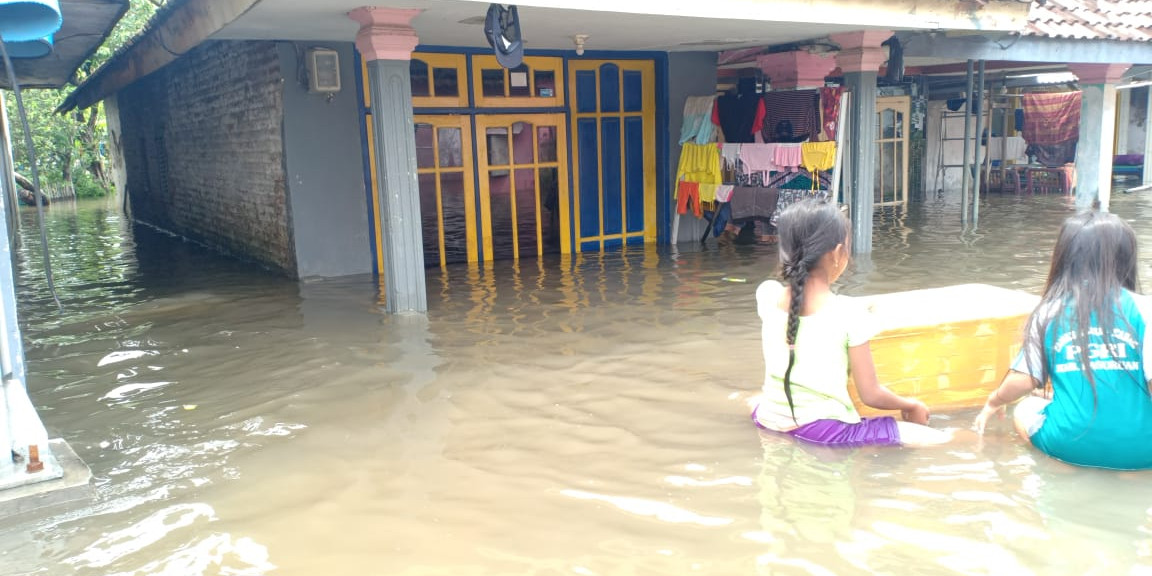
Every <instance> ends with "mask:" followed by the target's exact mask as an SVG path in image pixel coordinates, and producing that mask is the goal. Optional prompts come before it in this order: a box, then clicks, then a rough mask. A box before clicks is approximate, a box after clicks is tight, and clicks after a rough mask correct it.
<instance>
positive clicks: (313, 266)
mask: <svg viewBox="0 0 1152 576" xmlns="http://www.w3.org/2000/svg"><path fill="white" fill-rule="evenodd" d="M314 47H315V48H319V47H322V48H330V49H333V50H336V51H337V53H338V54H339V57H340V86H341V90H340V91H339V92H337V93H335V94H332V95H331V97H329V96H328V95H327V94H318V93H312V92H309V91H308V79H307V72H306V70H305V69H304V68H302V65H303V64H304V62H305V58H306V51H307V49H309V48H314ZM279 56H280V63H281V68H282V70H283V73H284V156H285V167H286V168H285V169H286V171H287V174H288V178H287V182H288V196H289V199H290V202H291V208H292V215H293V218H292V233H293V237H294V238H295V241H296V242H295V244H296V264H297V270H298V273H299V276H300V277H302V278H303V277H308V276H346V275H350V274H369V273H371V272H372V253H371V248H370V246H371V243H372V241H371V239H370V238H369V235H368V231H369V224H368V212H369V210H368V196H367V193H366V184H365V177H364V155H363V150H364V149H363V144H362V140H361V138H360V134H361V126H360V118H361V116H360V110H359V105H360V103H359V99H358V98H357V93H356V56H355V54H354V52H353V49H352V44H351V43H350V42H349V43H343V44H341V43H336V44H330V43H329V44H320V43H315V42H309V43H307V44H305V43H291V42H282V43H280V44H279Z"/></svg>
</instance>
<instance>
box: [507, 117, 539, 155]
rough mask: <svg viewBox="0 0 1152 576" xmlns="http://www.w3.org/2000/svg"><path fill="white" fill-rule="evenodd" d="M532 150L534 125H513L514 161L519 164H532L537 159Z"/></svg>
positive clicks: (522, 123)
mask: <svg viewBox="0 0 1152 576" xmlns="http://www.w3.org/2000/svg"><path fill="white" fill-rule="evenodd" d="M533 152H534V151H533V150H532V125H531V124H527V123H524V122H517V123H515V124H513V125H512V159H513V161H514V162H515V163H517V164H531V163H532V162H533V161H534V159H535V156H536V155H535V154H534V153H533Z"/></svg>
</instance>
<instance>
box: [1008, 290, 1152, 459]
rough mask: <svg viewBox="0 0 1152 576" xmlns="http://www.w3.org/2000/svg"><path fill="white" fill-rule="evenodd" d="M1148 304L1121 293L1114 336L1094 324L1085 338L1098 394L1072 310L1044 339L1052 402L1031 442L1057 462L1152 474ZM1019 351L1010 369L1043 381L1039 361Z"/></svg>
mask: <svg viewBox="0 0 1152 576" xmlns="http://www.w3.org/2000/svg"><path fill="white" fill-rule="evenodd" d="M1149 311H1152V305H1150V303H1149V301H1148V299H1147V298H1145V297H1144V296H1141V295H1138V294H1133V293H1131V292H1128V291H1124V292H1123V293H1122V295H1121V297H1120V299H1119V302H1118V304H1117V307H1116V316H1115V323H1114V326H1113V327H1112V328H1111V330H1110V332H1111V336H1110V337H1109V338H1107V339H1105V338H1104V331H1103V330H1102V329H1101V328H1100V326H1099V325H1098V324H1097V322H1096V320H1093V323H1092V327H1091V329H1090V330H1089V334H1088V347H1089V353H1088V356H1089V362H1090V364H1091V366H1092V375H1093V377H1094V379H1095V392H1093V386H1092V382H1090V381H1089V379H1088V374H1087V372H1086V371H1085V370H1084V369H1083V368H1084V367H1083V365H1082V357H1081V355H1080V351H1079V348H1078V347H1077V342H1076V334H1075V333H1074V331H1073V330H1071V328H1070V326H1071V324H1072V323H1071V322H1069V318H1070V316H1071V315H1072V314H1073V313H1074V312H1073V310H1072V308H1071V307H1065V308H1064V309H1062V310H1059V311H1058V312H1057V311H1055V310H1054V314H1053V315H1054V316H1055V317H1054V318H1053V319H1052V321H1051V322H1050V323H1049V325H1048V330H1047V333H1046V334H1045V338H1044V354H1045V355H1046V356H1047V360H1048V369H1049V378H1050V379H1051V381H1052V402H1051V404H1049V405H1048V406H1047V407H1046V408H1045V409H1044V416H1045V419H1044V423H1043V424H1042V425H1041V426H1040V429H1039V430H1037V431H1036V432H1035V433H1034V434H1033V435H1032V438H1031V439H1032V443H1033V445H1035V446H1036V447H1037V448H1039V449H1040V450H1041V451H1043V452H1044V453H1046V454H1048V455H1049V456H1052V457H1054V458H1057V459H1060V460H1063V461H1065V462H1069V463H1072V464H1079V465H1081V466H1096V467H1101V468H1116V469H1141V468H1152V397H1150V396H1149V393H1148V385H1147V382H1148V371H1147V368H1146V367H1147V366H1149V352H1150V349H1149V345H1148V334H1147V323H1146V321H1145V319H1146V318H1148V314H1149ZM1029 354H1031V355H1032V358H1034V359H1038V358H1039V355H1038V351H1037V350H1034V349H1033V350H1029V349H1025V350H1022V351H1021V353H1020V356H1019V357H1018V358H1017V359H1016V362H1015V363H1014V364H1013V369H1014V370H1017V371H1019V372H1024V373H1026V374H1030V375H1032V376H1033V377H1034V378H1036V379H1038V380H1039V379H1040V378H1041V373H1040V372H1041V367H1040V365H1039V362H1036V361H1033V362H1032V365H1029V364H1028V363H1027V362H1026V361H1025V356H1026V355H1029Z"/></svg>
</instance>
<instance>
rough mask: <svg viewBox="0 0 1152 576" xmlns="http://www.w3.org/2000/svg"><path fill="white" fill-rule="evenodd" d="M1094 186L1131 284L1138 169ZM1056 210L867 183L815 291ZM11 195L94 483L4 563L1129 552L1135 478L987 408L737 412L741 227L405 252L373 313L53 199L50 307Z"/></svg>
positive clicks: (28, 283)
mask: <svg viewBox="0 0 1152 576" xmlns="http://www.w3.org/2000/svg"><path fill="white" fill-rule="evenodd" d="M1113 211H1114V212H1117V213H1119V214H1121V215H1123V216H1125V217H1127V218H1129V219H1131V221H1132V222H1133V224H1134V225H1135V227H1136V228H1137V230H1138V232H1139V233H1140V235H1141V241H1142V245H1143V246H1144V247H1145V252H1144V253H1145V257H1144V261H1143V264H1142V266H1141V273H1142V275H1143V278H1144V279H1145V284H1146V285H1147V281H1148V279H1150V278H1152V273H1150V272H1152V267H1150V265H1152V226H1150V225H1149V224H1147V223H1148V222H1149V219H1148V218H1149V216H1152V196H1147V195H1146V196H1140V195H1138V194H1132V195H1122V194H1118V195H1117V196H1116V198H1114V200H1113ZM1069 213H1070V211H1069V208H1068V206H1067V204H1066V203H1065V201H1064V200H1063V199H1062V198H1058V197H1037V198H1014V197H1008V198H1000V197H993V198H991V199H990V200H989V201H988V202H987V203H986V204H985V205H984V206H983V209H982V211H981V221H980V228H979V229H977V230H971V229H964V228H962V227H961V225H960V219H959V215H958V214H959V209H958V206H957V203H956V202H955V199H953V198H946V199H938V198H930V199H929V200H927V201H925V202H923V203H919V204H914V205H913V206H912V207H910V208H909V210H908V211H907V212H904V211H898V210H889V211H886V212H883V213H881V214H879V215H878V216H877V229H876V244H875V246H876V248H875V253H874V254H873V255H872V256H871V257H870V258H859V259H857V260H856V261H855V263H854V264H853V267H852V269H850V271H849V272H848V274H847V275H846V277H845V278H844V280H843V282H842V287H841V292H843V293H848V294H874V293H882V292H889V291H897V290H906V289H912V288H926V287H934V286H943V285H949V284H958V283H966V282H984V283H989V284H994V285H997V286H1004V287H1010V288H1019V289H1023V290H1028V291H1031V292H1037V291H1038V290H1039V288H1040V286H1041V285H1042V283H1043V279H1044V274H1045V273H1046V272H1047V266H1048V254H1049V251H1050V249H1051V245H1052V242H1053V240H1054V237H1055V231H1056V228H1057V227H1058V225H1059V223H1060V221H1061V220H1062V219H1063V218H1064V217H1065V216H1066V215H1068V214H1069ZM23 216H24V225H23V228H22V230H21V236H22V237H23V238H24V245H23V247H22V249H21V251H20V259H21V262H20V269H19V274H20V276H19V279H18V284H19V293H20V296H19V300H20V313H21V320H22V323H23V325H24V326H25V332H24V336H25V339H26V348H27V350H26V354H27V358H28V362H29V375H28V377H29V381H30V388H31V394H32V397H33V400H34V401H35V403H36V404H37V407H38V409H39V410H40V414H41V416H42V418H43V419H44V422H45V424H46V425H47V427H48V429H49V431H50V434H51V435H52V436H53V437H62V438H64V439H66V440H67V441H68V442H69V443H70V444H71V445H72V446H73V447H74V449H75V450H76V452H77V453H78V454H79V455H80V456H81V457H82V458H83V459H84V461H85V462H86V463H87V464H88V465H89V466H90V467H91V469H92V472H93V475H94V477H95V480H94V484H95V491H96V495H97V496H96V499H95V500H94V501H93V502H91V503H90V504H89V505H87V506H84V507H81V508H78V509H75V510H71V511H68V512H64V513H60V514H55V515H52V516H50V517H39V518H34V519H28V520H25V521H21V522H17V523H9V524H8V525H6V526H4V527H0V574H3V575H5V576H7V575H13V574H51V575H55V574H79V575H101V576H103V575H110V574H116V575H152V574H164V575H179V576H185V575H198V574H205V575H209V574H213V575H214V574H227V575H254V574H267V573H273V574H277V575H281V574H285V575H287V574H301V575H344V574H348V575H377V574H379V575H416V574H419V575H453V576H458V575H511V574H523V575H529V574H531V575H566V574H573V575H580V576H588V575H615V574H624V575H649V574H651V575H681V574H725V575H726V574H733V575H735V574H810V575H817V576H823V575H851V574H870V573H875V574H902V575H903V574H933V575H936V574H1012V575H1020V574H1037V575H1040V574H1043V575H1053V574H1056V575H1063V574H1068V575H1073V574H1075V575H1080V574H1109V575H1111V574H1130V573H1132V574H1135V573H1141V570H1143V571H1144V572H1143V573H1148V572H1152V557H1150V555H1152V519H1150V518H1149V513H1150V512H1149V507H1150V506H1152V482H1150V481H1149V480H1152V476H1149V475H1148V474H1144V473H1127V474H1119V473H1114V472H1107V471H1094V470H1077V469H1071V468H1070V467H1066V466H1063V465H1060V464H1058V463H1055V462H1052V461H1050V460H1046V459H1044V458H1041V457H1039V456H1038V455H1037V453H1036V452H1034V451H1032V450H1030V449H1028V448H1025V447H1023V446H1022V445H1021V443H1020V442H1019V441H1018V440H1017V439H1016V438H1015V437H1014V434H1013V433H1012V432H1010V431H1009V426H1007V424H1006V423H997V424H995V425H994V426H993V429H992V430H991V431H990V432H989V434H988V436H987V437H985V439H984V440H983V441H982V442H981V441H977V440H976V439H975V438H974V437H972V436H971V435H970V434H969V435H964V436H963V437H962V438H961V440H959V441H957V442H956V443H955V444H954V445H951V446H948V447H946V448H940V449H919V450H916V449H900V448H886V449H860V450H854V451H838V452H836V451H833V452H821V451H816V450H813V449H812V448H808V447H805V446H803V445H799V444H796V443H794V442H791V441H789V440H784V439H780V438H776V437H766V438H763V439H762V438H761V437H760V435H759V434H758V433H757V431H756V430H755V428H754V427H753V426H752V424H751V423H750V421H749V420H748V416H747V409H746V407H745V399H746V398H747V397H748V396H749V395H752V394H754V393H756V392H757V390H758V389H759V386H760V384H761V382H762V360H761V356H760V345H759V321H758V319H757V317H756V314H755V306H754V292H755V289H756V285H757V282H758V281H760V280H761V279H764V278H766V277H768V276H770V275H771V274H772V269H773V267H774V265H775V261H776V256H775V251H774V249H773V248H771V247H724V248H717V247H715V246H711V247H709V248H707V249H705V250H703V251H685V250H683V249H682V250H680V251H679V252H678V253H672V252H670V251H667V250H662V251H657V250H648V251H633V252H629V253H626V254H607V255H585V256H581V257H575V258H570V259H561V258H558V257H557V258H554V259H550V260H546V261H544V262H536V261H531V262H521V263H520V264H519V265H517V264H514V263H508V262H502V263H497V264H495V265H493V266H491V267H489V268H484V269H473V268H469V267H467V266H462V267H453V268H450V269H449V270H448V271H447V272H441V271H438V270H437V271H431V272H430V273H429V279H428V280H429V283H428V284H429V292H430V295H429V300H430V307H431V310H430V312H429V313H428V315H427V318H423V317H394V316H385V315H383V314H381V313H380V312H379V309H378V300H379V293H378V289H377V288H376V287H375V286H374V285H373V284H372V281H371V280H370V279H367V278H351V279H341V280H335V281H322V282H311V283H296V282H291V281H287V280H285V279H282V278H279V277H277V276H274V275H271V274H269V273H267V272H264V271H261V270H259V269H257V268H255V267H253V266H251V265H248V264H244V263H239V262H236V261H233V260H229V259H226V258H223V257H220V256H217V255H215V254H212V253H210V252H207V251H205V250H203V249H201V248H199V247H197V246H196V245H194V244H189V243H186V242H183V241H181V240H180V239H178V238H172V237H169V236H165V235H163V234H159V233H156V232H154V231H152V230H150V229H148V228H142V227H133V226H131V225H130V224H129V223H127V222H125V220H124V219H123V218H122V217H121V216H120V215H119V214H118V213H117V211H116V210H115V205H114V203H110V202H96V203H82V204H79V205H67V204H61V205H57V206H52V207H51V208H50V210H49V212H48V217H49V219H50V222H49V227H50V241H51V244H52V247H53V257H54V265H55V271H56V279H57V283H58V286H59V292H60V298H61V300H62V302H63V304H64V309H63V311H62V312H60V311H57V310H56V308H55V306H54V304H52V301H51V299H50V297H49V296H48V293H47V291H46V285H45V282H44V280H43V275H42V272H41V269H40V263H39V249H38V243H37V242H38V241H37V237H36V234H37V232H36V228H35V220H34V212H31V211H28V212H26V213H24V214H23ZM731 279H744V280H747V282H744V283H740V282H733V281H731ZM973 415H974V414H973V413H970V412H962V413H953V414H938V415H935V416H934V418H933V423H934V425H935V426H938V427H957V428H966V427H967V426H968V425H969V423H970V421H971V418H972V416H973Z"/></svg>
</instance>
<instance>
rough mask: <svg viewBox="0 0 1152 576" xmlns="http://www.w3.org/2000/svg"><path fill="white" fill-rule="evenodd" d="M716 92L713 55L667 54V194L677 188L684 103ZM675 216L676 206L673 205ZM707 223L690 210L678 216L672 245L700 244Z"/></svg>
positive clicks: (714, 57) (692, 53) (693, 53)
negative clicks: (677, 224)
mask: <svg viewBox="0 0 1152 576" xmlns="http://www.w3.org/2000/svg"><path fill="white" fill-rule="evenodd" d="M715 93H716V53H715V52H672V53H669V54H668V140H669V142H668V146H669V148H670V149H669V153H668V168H669V170H670V172H671V174H670V175H669V176H668V182H670V183H671V191H670V193H673V192H675V189H676V167H677V166H679V164H680V144H679V142H680V127H681V126H682V125H683V124H684V102H685V101H686V100H688V98H689V97H690V96H708V95H709V94H715ZM671 213H672V217H673V218H675V217H676V215H675V214H676V206H675V204H673V206H672V211H671ZM707 225H708V221H707V220H703V219H699V218H696V217H695V216H694V215H693V214H692V212H691V211H689V212H688V213H687V214H685V215H683V216H681V217H680V236H679V238H673V239H672V242H674V243H678V242H699V241H700V237H701V236H703V235H704V229H705V228H706V227H707Z"/></svg>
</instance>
